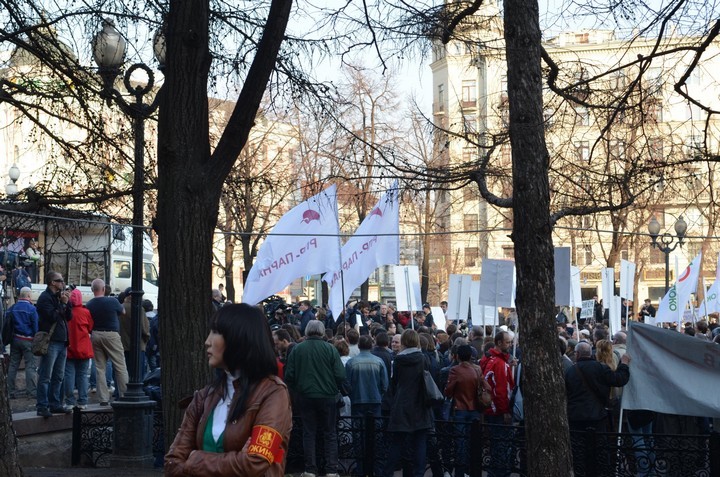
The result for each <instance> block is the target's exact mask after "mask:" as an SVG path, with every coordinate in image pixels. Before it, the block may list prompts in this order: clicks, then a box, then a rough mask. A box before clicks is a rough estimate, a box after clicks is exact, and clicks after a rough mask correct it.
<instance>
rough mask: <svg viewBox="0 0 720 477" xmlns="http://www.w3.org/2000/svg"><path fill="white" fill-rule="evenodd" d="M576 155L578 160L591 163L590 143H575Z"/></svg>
mask: <svg viewBox="0 0 720 477" xmlns="http://www.w3.org/2000/svg"><path fill="white" fill-rule="evenodd" d="M575 154H576V156H577V158H578V160H580V161H582V162H590V141H575Z"/></svg>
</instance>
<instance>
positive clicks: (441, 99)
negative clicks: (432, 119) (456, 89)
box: [437, 84, 445, 111]
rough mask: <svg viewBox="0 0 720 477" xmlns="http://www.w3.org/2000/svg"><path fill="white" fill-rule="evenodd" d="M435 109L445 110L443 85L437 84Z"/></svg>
mask: <svg viewBox="0 0 720 477" xmlns="http://www.w3.org/2000/svg"><path fill="white" fill-rule="evenodd" d="M437 88H438V97H437V110H438V111H445V85H444V84H439V85H438V87H437Z"/></svg>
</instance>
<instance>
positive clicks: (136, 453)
mask: <svg viewBox="0 0 720 477" xmlns="http://www.w3.org/2000/svg"><path fill="white" fill-rule="evenodd" d="M143 396H144V399H142V400H140V399H137V398H136V399H133V400H127V401H125V400H123V399H119V400H117V401H115V402H113V403H112V408H113V417H114V435H113V453H112V457H111V459H110V462H111V465H112V466H113V467H128V468H152V467H153V463H154V456H153V425H154V419H153V414H154V412H155V401H151V400H150V399H148V397H147V396H145V395H144V393H143Z"/></svg>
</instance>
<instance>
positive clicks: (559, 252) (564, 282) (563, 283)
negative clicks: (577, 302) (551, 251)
mask: <svg viewBox="0 0 720 477" xmlns="http://www.w3.org/2000/svg"><path fill="white" fill-rule="evenodd" d="M569 304H570V247H555V305H556V306H566V305H569ZM568 318H569V317H568Z"/></svg>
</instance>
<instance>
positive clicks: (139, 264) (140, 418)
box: [92, 18, 165, 467]
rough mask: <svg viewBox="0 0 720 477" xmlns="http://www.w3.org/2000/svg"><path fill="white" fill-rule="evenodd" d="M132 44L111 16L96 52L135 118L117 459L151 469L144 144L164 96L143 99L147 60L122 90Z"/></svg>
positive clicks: (114, 95)
mask: <svg viewBox="0 0 720 477" xmlns="http://www.w3.org/2000/svg"><path fill="white" fill-rule="evenodd" d="M164 45H165V39H164V37H162V35H161V34H156V35H155V38H154V39H153V50H154V53H155V55H156V58H157V59H158V61H159V62H160V65H161V67H162V65H163V63H164V59H165V48H164ZM126 48H127V42H126V40H125V39H124V38H123V36H122V35H121V34H120V32H118V31H117V29H116V28H115V23H114V22H113V21H112V20H111V19H107V18H106V19H104V20H103V22H102V30H101V31H100V32H98V34H97V35H96V36H95V38H93V40H92V50H93V57H94V59H95V62H96V63H97V65H98V67H99V68H98V73H99V74H100V77H101V78H102V81H103V89H102V91H101V93H100V94H101V96H102V97H103V98H105V99H106V100H107V103H108V104H111V103H112V102H114V103H115V104H117V105H118V106H119V107H120V109H121V110H122V111H123V112H124V113H125V114H126V115H127V116H129V117H130V119H131V120H132V127H133V137H134V158H135V169H134V176H133V188H132V197H133V245H132V275H131V282H130V284H131V288H132V291H131V292H130V293H131V296H132V303H131V310H132V312H131V321H132V334H131V336H130V339H131V346H132V347H133V350H132V353H131V361H130V363H128V369H129V371H130V382H129V383H128V388H127V392H126V393H125V395H124V396H123V397H122V398H121V399H119V400H117V401H115V402H114V403H113V405H112V406H113V411H114V413H115V416H114V417H115V426H114V428H115V438H114V448H113V459H114V460H116V461H118V463H119V464H123V465H128V466H133V467H150V466H152V463H153V456H152V436H153V411H154V407H155V402H154V401H150V400H149V399H148V397H147V396H146V395H145V392H144V391H143V385H142V381H143V375H142V367H141V364H142V358H141V354H140V353H141V351H140V341H141V339H142V338H141V333H142V323H141V321H140V318H141V316H142V296H143V294H144V292H143V290H142V275H143V233H144V231H143V227H144V224H143V214H144V208H145V202H144V189H145V188H144V180H145V179H144V169H145V160H144V159H145V158H144V145H145V120H146V119H147V118H149V117H150V115H151V114H152V113H153V112H154V111H155V110H156V109H157V107H158V96H159V94H160V93H158V94H157V95H155V98H154V99H153V101H152V102H151V103H149V104H146V103H144V102H143V98H144V96H145V95H146V94H147V93H149V92H150V91H151V90H152V88H153V85H154V81H155V78H154V75H153V71H152V69H150V67H149V66H147V65H145V64H143V63H136V64H133V65H132V66H130V67H129V68H128V69H127V70H126V71H125V74H124V76H123V84H124V86H125V89H126V90H127V92H128V93H129V94H130V95H131V96H133V97H134V101H133V102H127V101H126V100H125V99H124V98H123V95H122V93H120V91H118V90H117V89H115V79H116V78H117V77H118V76H119V75H120V73H121V68H122V65H123V62H124V58H125V51H126ZM136 70H142V71H144V72H145V73H146V74H147V78H148V79H147V83H146V84H145V85H138V86H133V85H132V84H131V82H130V78H131V76H132V74H133V72H135V71H136Z"/></svg>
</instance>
